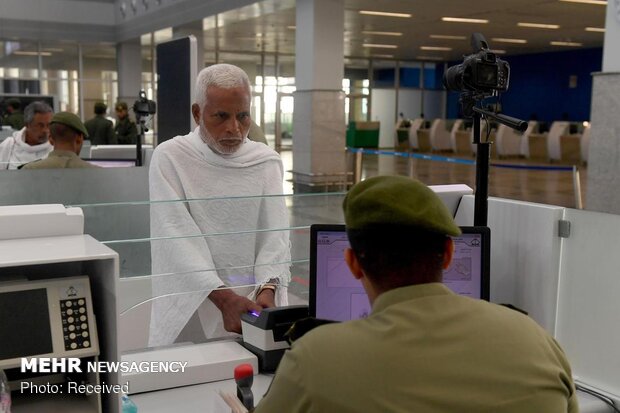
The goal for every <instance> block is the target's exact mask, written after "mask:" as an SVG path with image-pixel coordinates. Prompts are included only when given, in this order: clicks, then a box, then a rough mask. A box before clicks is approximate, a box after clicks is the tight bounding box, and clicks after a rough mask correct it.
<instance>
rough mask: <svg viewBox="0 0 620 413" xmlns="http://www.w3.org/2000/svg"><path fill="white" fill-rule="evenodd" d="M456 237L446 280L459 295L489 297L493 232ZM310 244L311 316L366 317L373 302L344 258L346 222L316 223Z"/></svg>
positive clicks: (472, 230) (470, 230)
mask: <svg viewBox="0 0 620 413" xmlns="http://www.w3.org/2000/svg"><path fill="white" fill-rule="evenodd" d="M461 230H462V232H463V233H462V234H461V235H460V236H458V237H452V239H453V240H454V256H453V257H452V263H451V264H450V267H448V268H447V269H446V270H444V273H443V282H444V284H445V285H446V286H447V287H449V288H450V289H451V290H452V291H454V292H455V293H457V294H460V295H464V296H468V297H472V298H478V299H484V300H488V299H489V256H490V231H489V228H487V227H461ZM310 233H311V243H310V299H309V307H310V315H311V316H313V317H317V318H321V319H326V320H336V321H347V320H354V319H358V318H362V317H366V316H367V315H368V314H369V313H370V303H369V302H368V297H367V296H366V292H365V291H364V288H363V287H362V284H361V283H360V282H359V281H358V280H356V279H355V278H354V277H353V275H352V274H351V272H350V271H349V268H348V267H347V263H346V262H345V260H344V250H345V248H347V247H349V240H348V238H347V233H346V230H345V227H344V225H312V227H311V230H310Z"/></svg>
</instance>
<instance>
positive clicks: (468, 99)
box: [460, 92, 527, 226]
mask: <svg viewBox="0 0 620 413" xmlns="http://www.w3.org/2000/svg"><path fill="white" fill-rule="evenodd" d="M480 100H481V99H479V98H477V97H476V96H472V94H471V93H469V92H463V93H462V94H461V98H460V101H461V104H462V106H463V116H464V117H465V118H473V120H474V137H473V143H474V144H475V145H476V147H477V150H476V193H475V200H474V225H475V226H487V218H488V197H489V158H490V152H491V150H490V149H491V142H488V141H485V142H482V141H481V140H480V118H481V117H482V116H485V117H486V118H487V119H488V118H491V119H493V120H496V121H497V122H499V123H501V124H504V125H506V126H508V127H509V128H512V129H514V130H517V131H519V132H525V130H526V129H527V122H525V121H523V120H520V119H517V118H513V117H511V116H506V115H501V114H499V113H493V112H489V111H487V110H484V109H482V108H479V107H477V106H476V103H477V102H479V101H480Z"/></svg>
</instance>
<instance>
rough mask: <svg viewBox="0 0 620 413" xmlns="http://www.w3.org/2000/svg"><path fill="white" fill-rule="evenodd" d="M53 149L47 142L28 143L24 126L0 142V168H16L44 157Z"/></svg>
mask: <svg viewBox="0 0 620 413" xmlns="http://www.w3.org/2000/svg"><path fill="white" fill-rule="evenodd" d="M53 149H54V147H53V146H52V145H51V144H50V143H49V142H44V143H40V144H38V145H32V146H31V145H28V144H27V143H26V128H25V127H24V128H22V129H20V130H18V131H15V132H13V135H12V136H9V137H8V138H6V139H5V140H4V141H2V143H0V169H17V167H19V166H21V165H23V164H26V163H29V162H33V161H36V160H38V159H43V158H46V157H47V155H48V154H49V153H50V152H51V151H52V150H53Z"/></svg>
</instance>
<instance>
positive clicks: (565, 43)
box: [549, 41, 583, 47]
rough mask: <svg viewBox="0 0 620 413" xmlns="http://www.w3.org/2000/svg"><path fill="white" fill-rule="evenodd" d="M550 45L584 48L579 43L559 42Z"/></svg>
mask: <svg viewBox="0 0 620 413" xmlns="http://www.w3.org/2000/svg"><path fill="white" fill-rule="evenodd" d="M549 44H550V45H551V46H568V47H580V46H583V43H577V42H559V41H554V42H549Z"/></svg>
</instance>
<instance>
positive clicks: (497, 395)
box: [255, 176, 578, 413]
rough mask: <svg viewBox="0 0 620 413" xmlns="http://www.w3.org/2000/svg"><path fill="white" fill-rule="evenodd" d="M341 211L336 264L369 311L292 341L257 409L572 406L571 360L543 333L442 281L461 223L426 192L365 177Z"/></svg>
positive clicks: (378, 412) (495, 410) (499, 411)
mask: <svg viewBox="0 0 620 413" xmlns="http://www.w3.org/2000/svg"><path fill="white" fill-rule="evenodd" d="M343 209H344V216H345V223H346V227H347V235H348V237H349V241H350V245H351V248H348V249H346V250H345V260H346V262H347V264H348V266H349V269H350V270H351V273H352V274H353V277H355V278H356V279H358V280H360V281H361V283H362V285H363V286H364V289H365V290H366V292H367V294H368V298H369V300H370V303H371V305H372V313H371V314H370V316H368V318H365V319H360V320H355V321H350V322H346V323H340V324H329V325H325V326H321V327H317V328H315V329H314V330H312V331H310V332H309V333H307V334H306V335H304V336H303V337H302V338H300V339H299V340H297V341H295V342H294V343H293V345H292V349H291V350H290V351H288V352H287V353H285V355H284V357H283V359H282V361H281V363H280V366H279V368H278V371H277V372H276V375H275V378H274V380H273V382H272V384H271V387H270V389H269V390H268V392H267V394H266V395H265V397H264V398H263V399H262V401H261V402H260V403H259V405H258V406H257V408H256V409H255V413H263V412H289V413H292V412H342V413H344V412H365V413H389V412H403V413H404V412H407V413H409V412H424V413H436V412H445V413H452V412H459V413H464V412H471V413H481V412H488V413H491V412H492V413H524V412H545V413H560V412H562V413H566V412H570V413H576V412H577V411H578V406H577V397H576V394H575V387H574V384H573V381H572V377H571V370H570V366H569V363H568V361H567V360H566V357H565V355H564V353H563V352H562V349H561V348H560V346H559V345H558V343H556V341H555V340H554V339H553V338H552V337H551V336H550V335H549V334H548V333H547V332H546V331H544V330H543V329H542V328H541V327H540V326H539V325H538V324H536V322H534V321H533V320H532V319H530V318H529V317H527V316H526V315H524V314H521V313H519V312H517V311H514V310H511V309H508V308H506V307H502V306H499V305H495V304H491V303H489V302H486V301H483V300H475V299H471V298H468V297H464V296H460V295H457V294H455V293H453V292H452V291H451V290H450V289H448V288H447V287H446V286H444V285H443V284H442V282H441V281H442V269H445V268H447V267H448V265H449V264H450V261H451V259H452V254H453V249H454V245H453V241H452V239H451V238H450V237H449V235H452V236H456V235H459V234H460V229H459V227H457V226H456V225H455V224H454V222H453V220H452V217H451V215H450V213H449V212H448V210H447V209H446V207H445V206H444V205H443V203H442V202H441V200H440V199H439V198H438V197H437V196H436V195H435V193H434V192H433V191H432V190H431V189H429V188H428V187H426V186H425V185H424V184H422V183H420V182H418V181H414V180H411V179H409V178H405V177H397V176H393V177H385V176H384V177H374V178H370V179H367V180H365V181H362V182H361V183H359V184H357V185H355V186H354V187H353V188H351V190H350V191H349V193H348V194H347V196H346V197H345V200H344V203H343Z"/></svg>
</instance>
